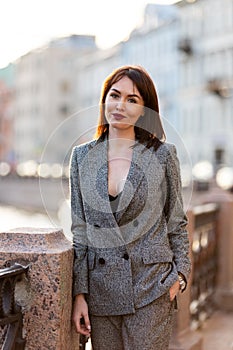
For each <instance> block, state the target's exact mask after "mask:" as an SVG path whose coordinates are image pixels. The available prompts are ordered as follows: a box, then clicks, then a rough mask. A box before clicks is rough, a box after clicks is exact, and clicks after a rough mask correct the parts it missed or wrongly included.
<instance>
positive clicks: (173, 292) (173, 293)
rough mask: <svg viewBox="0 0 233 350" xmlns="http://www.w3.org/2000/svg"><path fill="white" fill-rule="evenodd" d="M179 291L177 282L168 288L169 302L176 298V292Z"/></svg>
mask: <svg viewBox="0 0 233 350" xmlns="http://www.w3.org/2000/svg"><path fill="white" fill-rule="evenodd" d="M179 289H180V283H179V281H176V282H175V283H174V284H173V285H172V286H171V288H170V290H169V292H170V300H171V301H172V300H174V299H175V297H176V296H177V294H178V292H179Z"/></svg>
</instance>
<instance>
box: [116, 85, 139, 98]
mask: <svg viewBox="0 0 233 350" xmlns="http://www.w3.org/2000/svg"><path fill="white" fill-rule="evenodd" d="M111 90H113V91H115V92H117V93H118V94H121V93H120V91H119V90H117V89H114V88H112V89H111ZM128 97H137V98H139V99H141V97H140V96H138V95H136V94H129V95H128Z"/></svg>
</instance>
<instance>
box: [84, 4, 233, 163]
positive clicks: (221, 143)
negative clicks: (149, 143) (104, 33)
mask: <svg viewBox="0 0 233 350" xmlns="http://www.w3.org/2000/svg"><path fill="white" fill-rule="evenodd" d="M127 63H130V64H140V65H143V66H144V67H145V68H146V69H147V70H148V71H149V73H150V74H151V76H152V78H153V79H154V81H155V84H156V86H157V90H158V93H159V100H160V106H161V115H162V117H163V119H164V123H165V129H166V132H167V136H168V141H171V142H177V141H178V138H180V140H181V141H180V142H182V143H183V144H184V145H185V147H186V148H187V151H188V153H189V154H190V158H191V160H192V163H193V164H195V163H197V162H199V161H202V160H207V161H210V162H211V163H212V164H213V165H214V166H215V167H216V168H218V166H220V165H223V164H227V165H231V166H232V165H233V143H232V141H231V140H232V138H233V112H232V111H233V0H196V1H195V0H192V1H191V0H189V1H188V0H186V1H185V0H183V1H180V2H178V3H177V4H176V5H173V6H166V5H155V4H148V5H147V6H146V8H145V14H144V22H143V24H142V26H141V27H139V28H136V29H135V30H134V31H133V32H132V33H131V35H130V37H129V39H128V40H127V41H125V42H122V43H119V44H118V45H117V46H116V47H115V48H112V49H111V50H108V51H104V52H100V53H99V54H98V55H95V57H92V56H91V57H89V59H86V60H82V63H81V64H80V67H81V70H82V73H81V74H79V75H78V76H79V78H80V77H82V78H81V80H82V81H83V82H85V85H86V89H85V90H83V91H82V94H83V96H82V97H81V101H80V105H84V106H88V103H89V106H92V105H94V104H96V103H97V102H98V98H99V94H100V86H101V82H102V81H103V79H104V78H105V77H106V75H107V74H106V73H108V72H110V71H111V70H112V69H113V68H115V67H117V66H119V65H121V64H127ZM90 82H91V83H90ZM80 96H81V95H80ZM179 135H180V137H179ZM178 142H179V141H178ZM181 158H182V157H181ZM184 161H185V160H184Z"/></svg>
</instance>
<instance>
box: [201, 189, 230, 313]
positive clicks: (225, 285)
mask: <svg viewBox="0 0 233 350" xmlns="http://www.w3.org/2000/svg"><path fill="white" fill-rule="evenodd" d="M202 201H203V202H204V203H208V202H215V203H217V204H218V205H219V213H218V232H219V235H218V270H217V290H216V293H215V295H216V298H215V301H216V303H217V304H218V306H219V308H220V309H222V310H225V311H233V195H232V194H230V193H229V192H226V191H223V190H220V189H219V188H214V189H212V191H211V192H209V193H208V194H207V195H206V196H204V197H203V199H202Z"/></svg>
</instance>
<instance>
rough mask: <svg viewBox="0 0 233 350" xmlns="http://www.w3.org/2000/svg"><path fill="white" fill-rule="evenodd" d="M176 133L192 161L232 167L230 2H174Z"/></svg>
mask: <svg viewBox="0 0 233 350" xmlns="http://www.w3.org/2000/svg"><path fill="white" fill-rule="evenodd" d="M177 8H178V9H179V13H180V29H179V37H180V39H179V46H178V48H179V52H180V58H179V89H178V98H177V105H178V111H179V112H178V115H179V125H178V128H179V131H180V134H181V135H182V137H183V139H184V142H185V144H186V147H187V148H188V150H189V152H190V154H191V157H192V160H193V162H194V163H195V162H197V161H200V160H203V159H204V160H209V161H211V162H212V164H213V165H214V166H215V167H216V168H218V166H219V165H223V164H227V165H231V166H232V165H233V143H232V139H233V0H197V1H190V3H187V1H181V2H179V3H177Z"/></svg>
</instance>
